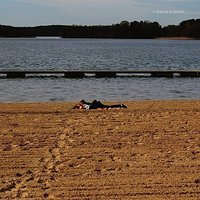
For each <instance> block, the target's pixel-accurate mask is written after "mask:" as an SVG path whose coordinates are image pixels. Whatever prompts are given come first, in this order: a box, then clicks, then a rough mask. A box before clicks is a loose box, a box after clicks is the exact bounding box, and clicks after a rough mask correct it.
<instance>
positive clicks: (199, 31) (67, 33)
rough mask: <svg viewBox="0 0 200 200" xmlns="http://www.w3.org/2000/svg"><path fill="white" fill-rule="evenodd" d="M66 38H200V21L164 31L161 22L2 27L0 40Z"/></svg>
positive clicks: (185, 23) (171, 26)
mask: <svg viewBox="0 0 200 200" xmlns="http://www.w3.org/2000/svg"><path fill="white" fill-rule="evenodd" d="M39 36H40V37H42V36H47V37H52V36H53V37H57V36H58V37H63V38H130V39H153V38H156V37H193V38H200V19H197V20H195V19H192V20H187V21H183V22H181V23H180V24H179V25H177V26H175V25H169V26H166V27H162V26H161V25H160V24H159V23H158V22H150V21H140V22H138V21H134V22H128V21H122V22H121V23H119V24H114V25H106V26H78V25H72V26H65V25H50V26H37V27H12V26H5V25H0V37H39Z"/></svg>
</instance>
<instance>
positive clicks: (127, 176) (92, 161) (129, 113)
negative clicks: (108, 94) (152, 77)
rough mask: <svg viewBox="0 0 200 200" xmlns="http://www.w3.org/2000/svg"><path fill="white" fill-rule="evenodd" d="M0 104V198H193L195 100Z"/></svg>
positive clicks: (197, 180)
mask: <svg viewBox="0 0 200 200" xmlns="http://www.w3.org/2000/svg"><path fill="white" fill-rule="evenodd" d="M125 104H126V105H127V106H128V109H121V110H107V111H106V110H102V111H97V110H94V111H89V110H72V109H71V107H72V105H73V104H71V103H31V104H21V103H19V104H0V199H95V200H96V199H137V200H138V199H156V200H157V199H160V200H161V199H162V200H163V199H171V200H172V199H173V200H174V199H176V200H186V199H187V200H188V199H189V200H194V199H196V200H197V199H199V197H200V126H199V124H200V101H140V102H139V101H138V102H125Z"/></svg>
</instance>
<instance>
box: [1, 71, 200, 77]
mask: <svg viewBox="0 0 200 200" xmlns="http://www.w3.org/2000/svg"><path fill="white" fill-rule="evenodd" d="M0 76H6V78H26V77H27V76H32V77H33V76H34V77H35V76H37V77H44V76H61V77H65V78H84V77H96V78H114V77H166V78H173V77H193V78H194V77H200V70H162V71H161V70H156V71H155V70H151V71H150V70H132V71H105V70H103V71H98V70H95V71H94V70H91V71H90V70H89V71H87V70H86V71H82V70H80V71H53V70H47V71H11V70H9V71H0Z"/></svg>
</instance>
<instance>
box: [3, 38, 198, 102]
mask: <svg viewBox="0 0 200 200" xmlns="http://www.w3.org/2000/svg"><path fill="white" fill-rule="evenodd" d="M199 52H200V41H181V40H180V41H179V40H116V39H44V38H43V39H0V70H141V69H142V70H163V69H165V70H173V69H178V70H193V69H198V70H200V54H199ZM80 99H86V100H93V99H99V100H102V101H126V100H147V99H200V79H199V78H152V77H148V78H139V77H137V78H133V77H126V78H125V77H124V78H120V77H118V78H100V79H97V78H83V79H66V78H61V77H59V78H58V77H48V78H41V77H40V78H36V77H34V78H33V77H32V78H26V79H6V78H4V77H0V102H21V101H22V102H30V101H31V102H33V101H78V100H80Z"/></svg>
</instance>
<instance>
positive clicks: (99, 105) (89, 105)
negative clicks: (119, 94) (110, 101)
mask: <svg viewBox="0 0 200 200" xmlns="http://www.w3.org/2000/svg"><path fill="white" fill-rule="evenodd" d="M112 108H115V109H120V108H127V107H126V106H125V105H124V104H116V105H104V104H102V103H101V102H100V101H97V100H94V101H93V102H92V103H90V102H86V101H85V100H81V101H80V102H79V103H78V104H76V105H75V106H74V107H73V109H98V110H108V109H112Z"/></svg>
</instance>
